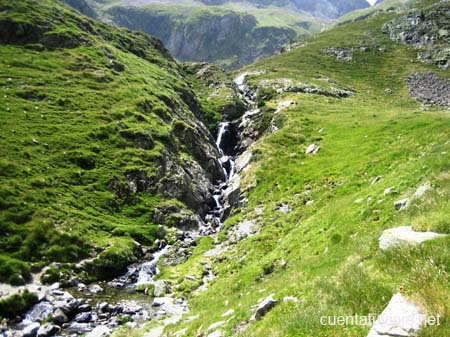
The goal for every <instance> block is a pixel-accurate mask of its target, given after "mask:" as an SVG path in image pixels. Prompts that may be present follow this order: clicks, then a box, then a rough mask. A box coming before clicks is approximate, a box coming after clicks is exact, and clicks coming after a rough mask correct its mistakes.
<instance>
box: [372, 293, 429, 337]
mask: <svg viewBox="0 0 450 337" xmlns="http://www.w3.org/2000/svg"><path fill="white" fill-rule="evenodd" d="M425 320H426V315H425V314H424V313H422V310H421V309H420V308H419V307H418V306H417V305H415V304H414V303H413V302H411V301H409V300H408V299H406V298H405V297H404V296H403V295H402V294H400V293H397V294H395V295H394V296H393V297H392V299H391V301H390V302H389V304H388V306H387V307H386V309H384V311H383V312H382V313H381V315H380V316H379V317H378V319H377V320H376V321H375V323H374V325H373V327H372V329H371V330H370V332H369V334H368V335H367V337H389V336H405V337H408V336H415V335H416V334H417V332H418V331H419V330H420V328H421V327H422V326H423V325H424V323H425Z"/></svg>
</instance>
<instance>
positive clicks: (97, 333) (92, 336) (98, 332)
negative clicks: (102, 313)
mask: <svg viewBox="0 0 450 337" xmlns="http://www.w3.org/2000/svg"><path fill="white" fill-rule="evenodd" d="M110 334H111V330H110V329H109V328H108V327H107V326H105V325H99V326H97V327H96V328H95V329H94V330H92V331H91V332H89V333H88V334H87V335H86V337H108V336H109V335H110Z"/></svg>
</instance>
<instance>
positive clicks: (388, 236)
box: [379, 226, 446, 250]
mask: <svg viewBox="0 0 450 337" xmlns="http://www.w3.org/2000/svg"><path fill="white" fill-rule="evenodd" d="M444 236H446V235H445V234H438V233H434V232H415V231H414V230H413V229H412V227H410V226H402V227H396V228H391V229H386V230H385V231H384V232H383V234H382V235H381V236H380V238H379V246H380V249H381V250H387V249H389V248H391V247H393V246H396V245H400V244H413V245H417V244H421V243H422V242H425V241H428V240H433V239H436V238H440V237H444Z"/></svg>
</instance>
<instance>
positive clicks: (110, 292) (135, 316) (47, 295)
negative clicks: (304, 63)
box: [0, 76, 252, 337]
mask: <svg viewBox="0 0 450 337" xmlns="http://www.w3.org/2000/svg"><path fill="white" fill-rule="evenodd" d="M235 84H236V86H237V88H238V90H239V91H240V92H241V93H242V94H244V95H245V99H246V100H247V102H249V101H250V100H251V99H252V97H251V95H247V94H245V93H246V92H249V91H248V90H246V89H247V88H245V85H246V84H245V76H244V77H242V78H241V77H238V78H237V79H236V80H235ZM231 128H232V123H231V122H229V121H222V122H221V123H220V124H219V126H218V129H217V136H216V142H215V143H216V146H217V149H218V150H219V154H220V158H217V160H218V162H219V163H220V166H221V168H222V170H223V172H224V175H225V177H226V180H225V181H219V182H217V183H216V184H215V185H214V190H213V199H214V201H215V207H214V208H213V209H212V210H211V211H210V213H209V214H208V215H207V216H206V219H205V220H206V222H207V223H208V225H207V228H200V229H199V231H198V233H194V232H192V233H190V232H187V233H186V235H187V236H188V237H189V238H195V237H196V236H197V235H200V236H205V235H213V236H214V235H217V233H219V232H220V230H221V229H222V227H223V221H224V213H225V212H224V202H225V200H224V191H225V189H226V188H227V182H228V181H229V180H230V179H231V178H233V176H234V175H235V167H236V166H235V159H234V157H233V150H234V145H233V142H232V141H231V140H230V139H231V137H234V136H235V135H234V134H233V133H232V130H231ZM170 248H171V246H169V245H165V246H161V247H160V248H159V250H158V251H156V252H154V253H153V254H152V258H151V260H149V261H141V262H139V263H136V264H133V265H130V266H129V267H128V271H127V272H126V273H125V274H124V275H122V276H120V277H118V278H116V279H114V280H112V281H109V282H99V283H97V284H91V285H85V284H83V283H81V282H80V283H78V284H77V286H75V287H72V288H67V289H62V288H61V287H60V286H59V284H53V285H51V286H44V285H42V284H40V283H39V281H35V283H34V284H33V286H36V287H38V288H39V289H41V294H42V295H41V296H40V301H39V302H38V303H37V304H35V305H34V306H33V307H32V308H31V309H30V310H29V311H28V312H27V313H26V314H25V315H23V316H22V320H21V321H20V322H19V323H17V324H16V325H15V326H14V327H13V328H11V329H9V328H4V327H3V328H2V329H1V330H0V336H2V337H13V336H14V337H22V336H23V337H35V336H36V335H37V336H38V337H46V336H48V337H50V336H71V337H76V336H79V335H81V334H85V333H88V336H90V335H89V333H90V332H92V330H94V332H92V334H91V336H100V335H99V334H98V333H96V331H97V330H98V329H99V328H103V329H106V330H107V334H110V333H111V332H112V331H113V330H114V329H116V328H118V327H119V326H121V325H124V324H126V325H128V326H130V327H132V328H136V327H139V326H140V325H141V324H143V323H146V322H148V321H149V320H153V319H158V320H160V321H161V322H162V324H163V326H165V325H167V324H170V323H175V322H176V321H178V320H179V319H181V317H182V315H183V314H185V313H186V312H188V311H189V308H188V302H187V300H185V299H175V298H174V297H173V294H172V293H170V291H168V292H167V293H166V294H164V295H163V296H162V297H155V298H153V299H152V297H150V296H148V295H147V289H146V287H145V286H149V287H151V286H150V285H153V286H154V287H157V286H160V283H158V282H160V281H156V280H155V278H156V276H157V275H158V274H159V272H160V271H159V269H158V263H159V261H160V259H161V258H162V257H164V256H165V255H166V254H167V253H168V251H169V249H170ZM210 276H211V275H210ZM210 278H211V279H213V275H212V276H211V277H210ZM204 286H206V285H204ZM140 288H142V289H140ZM137 289H139V290H140V291H136V290H137ZM150 299H152V300H150ZM49 315H53V323H49V321H48V316H49ZM46 322H47V323H46ZM161 331H162V328H161V326H160V327H158V328H155V330H154V331H153V332H154V333H153V334H152V331H150V333H147V334H146V336H150V337H153V336H159V333H160V332H161Z"/></svg>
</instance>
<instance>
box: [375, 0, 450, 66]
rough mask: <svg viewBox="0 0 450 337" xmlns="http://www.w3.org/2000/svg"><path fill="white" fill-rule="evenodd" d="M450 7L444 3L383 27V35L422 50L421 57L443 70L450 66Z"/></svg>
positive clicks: (408, 15)
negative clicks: (449, 13)
mask: <svg viewBox="0 0 450 337" xmlns="http://www.w3.org/2000/svg"><path fill="white" fill-rule="evenodd" d="M449 9H450V4H449V2H448V1H445V0H443V1H440V2H438V3H436V4H434V5H432V6H430V7H427V8H425V9H423V10H418V11H413V12H410V13H409V14H407V15H406V16H402V17H400V18H397V19H394V20H392V21H390V22H388V23H386V24H385V25H384V26H383V32H384V33H386V34H389V36H390V37H391V39H392V40H393V41H396V42H400V43H404V44H410V45H412V46H414V48H417V49H420V50H421V51H420V52H419V53H418V54H417V58H418V59H419V60H421V61H422V62H424V63H427V64H436V65H437V66H439V67H440V68H442V69H448V68H449V67H450V16H449V15H448V12H449Z"/></svg>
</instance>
